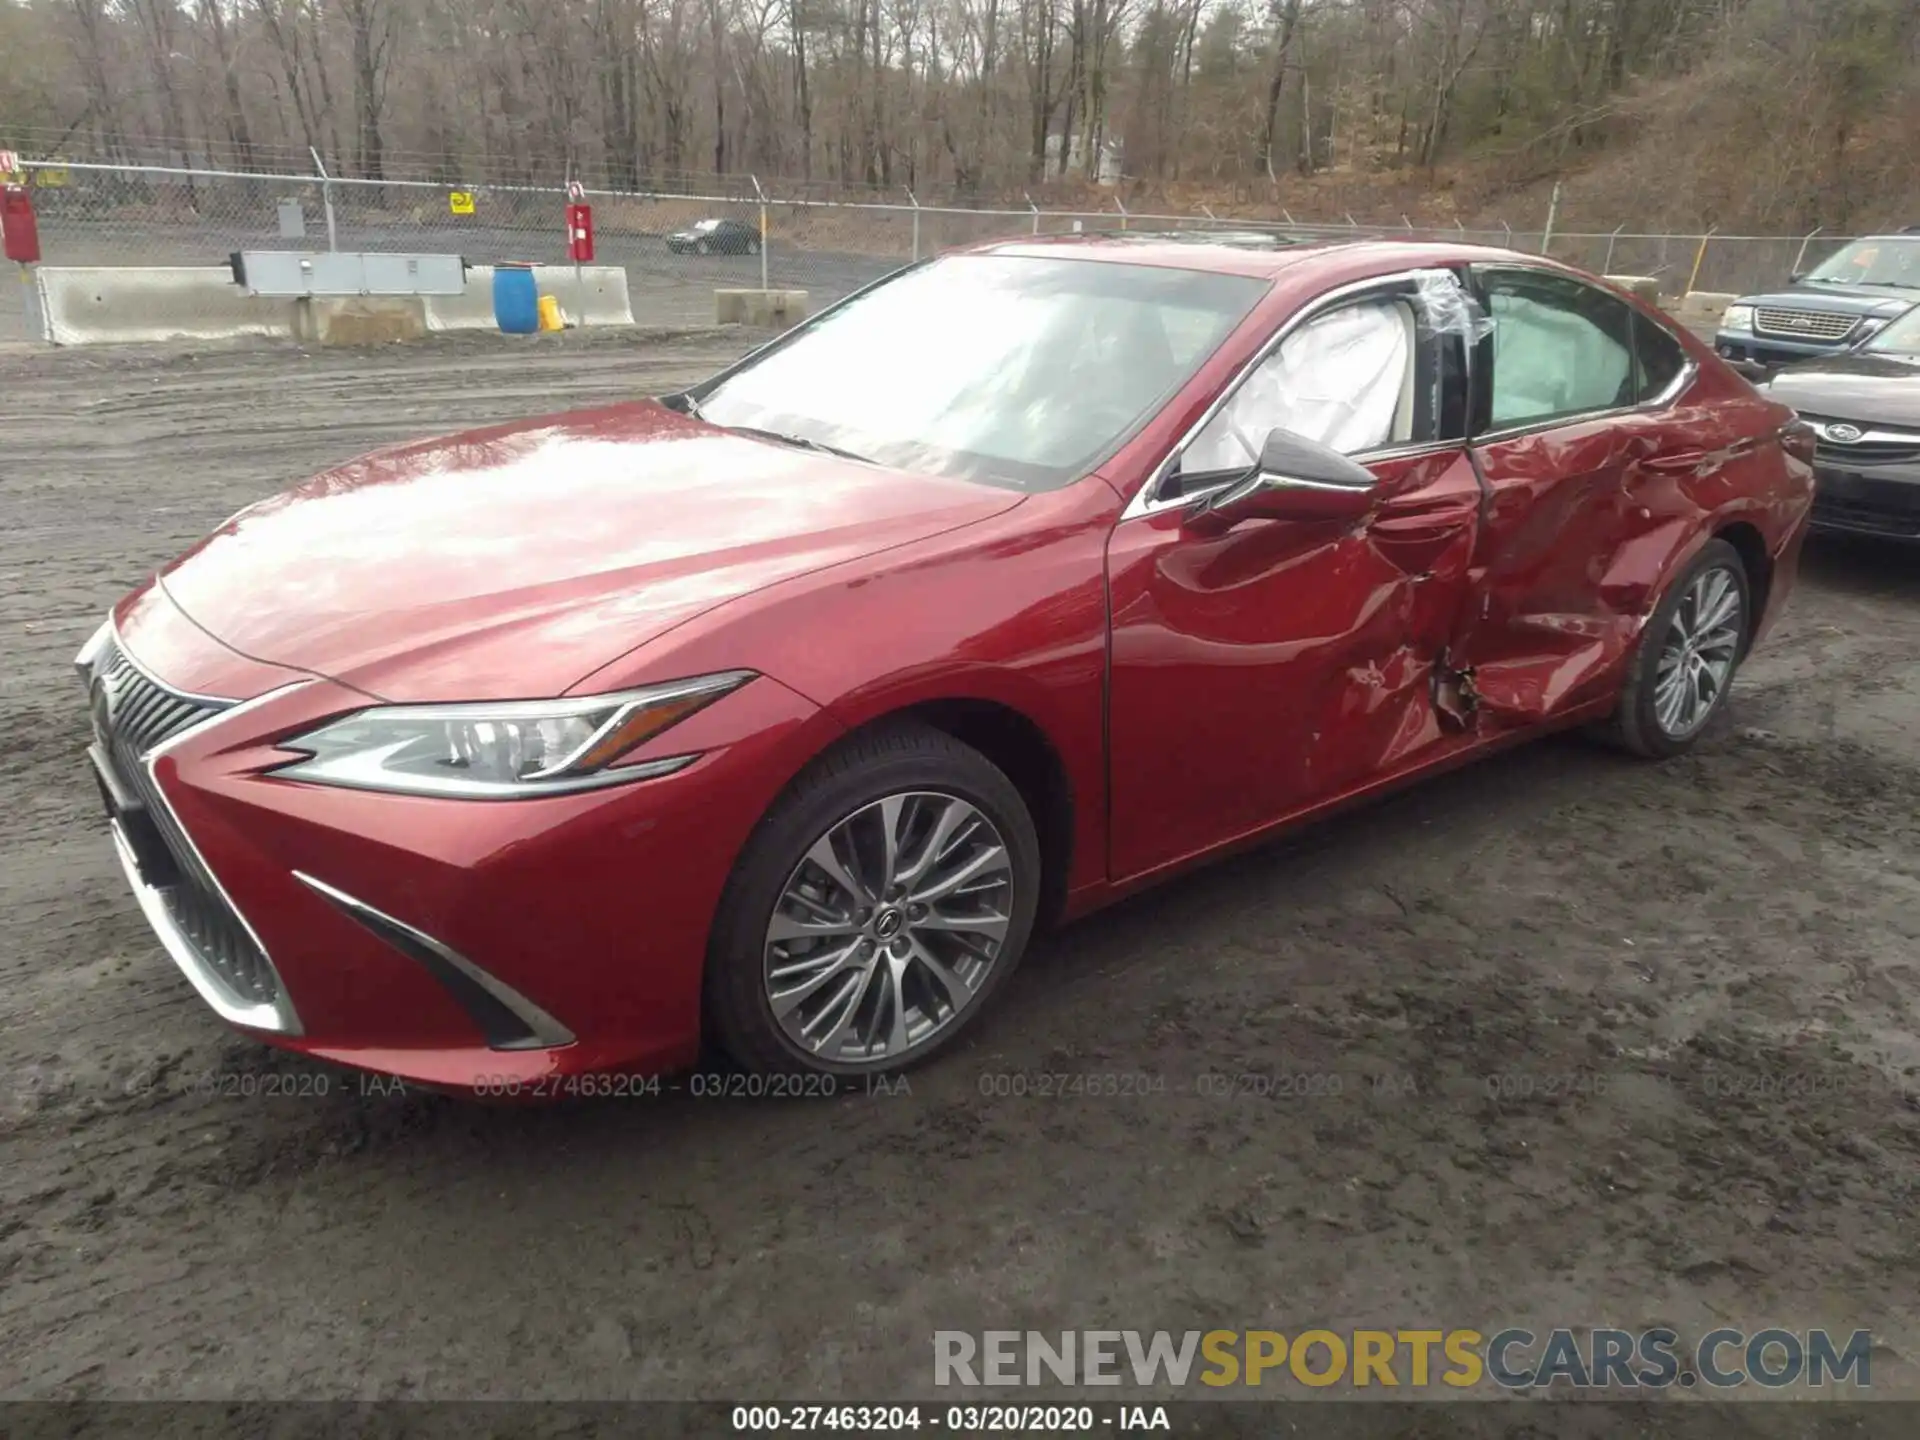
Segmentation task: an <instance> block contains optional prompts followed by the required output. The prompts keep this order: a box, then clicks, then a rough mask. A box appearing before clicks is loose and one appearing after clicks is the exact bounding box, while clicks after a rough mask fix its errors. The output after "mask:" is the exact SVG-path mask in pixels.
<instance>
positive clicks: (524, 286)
mask: <svg viewBox="0 0 1920 1440" xmlns="http://www.w3.org/2000/svg"><path fill="white" fill-rule="evenodd" d="M493 318H494V320H495V322H496V323H498V325H499V326H500V328H501V330H503V331H504V332H505V333H507V334H508V335H532V334H533V333H535V332H536V331H537V330H539V328H540V287H539V286H537V285H535V284H534V283H533V267H532V266H531V265H496V266H494V267H493Z"/></svg>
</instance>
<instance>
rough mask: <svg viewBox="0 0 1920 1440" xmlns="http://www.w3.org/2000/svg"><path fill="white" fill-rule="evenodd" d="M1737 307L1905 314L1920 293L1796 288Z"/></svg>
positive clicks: (1814, 286) (1742, 299) (1852, 287)
mask: <svg viewBox="0 0 1920 1440" xmlns="http://www.w3.org/2000/svg"><path fill="white" fill-rule="evenodd" d="M1734 303H1735V304H1737V305H1754V306H1759V305H1765V306H1767V307H1768V308H1770V309H1771V308H1779V309H1782V310H1825V311H1828V312H1833V311H1838V312H1840V313H1842V314H1846V315H1886V316H1893V315H1904V314H1906V313H1907V311H1909V310H1911V309H1912V308H1913V307H1914V305H1915V304H1920V290H1878V289H1875V288H1874V287H1872V286H1870V285H1819V284H1805V285H1795V286H1793V287H1792V288H1790V289H1787V290H1775V291H1772V292H1770V293H1768V294H1765V295H1742V296H1741V297H1740V298H1739V299H1738V300H1737V301H1735V302H1734Z"/></svg>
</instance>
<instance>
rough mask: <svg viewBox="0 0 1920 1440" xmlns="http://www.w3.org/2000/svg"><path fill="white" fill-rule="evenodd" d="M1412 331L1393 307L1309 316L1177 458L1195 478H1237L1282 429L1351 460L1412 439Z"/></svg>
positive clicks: (1404, 304) (1409, 317) (1402, 310)
mask: <svg viewBox="0 0 1920 1440" xmlns="http://www.w3.org/2000/svg"><path fill="white" fill-rule="evenodd" d="M1414 352H1415V330H1414V317H1413V307H1412V305H1411V304H1410V303H1409V302H1408V301H1406V300H1403V299H1397V298H1395V299H1379V300H1368V301H1364V302H1362V303H1360V304H1357V305H1348V306H1345V307H1343V308H1341V309H1339V310H1333V311H1329V312H1328V313H1327V314H1325V315H1320V316H1316V317H1315V318H1314V319H1312V320H1309V321H1308V322H1307V323H1306V324H1304V325H1302V326H1301V327H1300V328H1299V329H1297V330H1295V331H1294V332H1293V333H1292V334H1291V335H1289V336H1288V337H1287V338H1286V339H1285V340H1283V341H1282V342H1281V343H1280V347H1279V348H1278V349H1277V350H1275V351H1274V352H1273V354H1271V355H1269V356H1268V357H1267V358H1266V359H1265V360H1263V361H1262V362H1261V363H1260V365H1259V366H1258V367H1257V368H1256V369H1255V370H1254V371H1253V373H1252V374H1250V375H1248V376H1247V378H1246V380H1245V381H1244V382H1243V383H1242V384H1241V386H1240V388H1239V389H1238V390H1237V391H1235V392H1234V395H1233V398H1232V399H1231V400H1229V401H1228V402H1227V403H1226V404H1225V405H1224V406H1222V407H1221V409H1220V411H1219V412H1218V413H1217V414H1216V415H1215V416H1214V417H1213V419H1212V420H1210V421H1208V422H1207V425H1206V428H1205V429H1203V430H1202V431H1201V432H1200V433H1199V434H1198V435H1196V436H1195V437H1194V438H1193V442H1192V443H1191V444H1190V445H1188V446H1187V449H1186V452H1185V453H1184V454H1183V455H1182V456H1181V458H1180V473H1181V475H1182V477H1183V478H1184V480H1185V481H1186V482H1188V484H1187V485H1183V487H1182V488H1188V486H1189V485H1190V483H1191V481H1192V480H1193V478H1194V477H1195V476H1199V475H1210V474H1216V473H1219V472H1223V471H1239V470H1245V469H1247V468H1248V467H1249V466H1250V465H1252V464H1253V463H1254V462H1255V461H1256V460H1258V459H1259V458H1260V450H1261V447H1262V446H1263V445H1265V444H1266V440H1267V436H1268V434H1269V433H1270V432H1271V431H1274V430H1291V431H1293V432H1294V433H1295V434H1296V435H1304V436H1306V437H1307V438H1308V439H1310V440H1317V441H1319V442H1320V443H1321V444H1323V445H1327V446H1331V447H1332V448H1333V449H1335V450H1339V451H1341V452H1342V453H1344V454H1348V455H1353V454H1358V453H1360V452H1362V451H1366V450H1377V449H1380V448H1381V447H1382V446H1386V445H1393V444H1398V443H1403V442H1405V441H1407V440H1410V439H1412V438H1413V417H1414Z"/></svg>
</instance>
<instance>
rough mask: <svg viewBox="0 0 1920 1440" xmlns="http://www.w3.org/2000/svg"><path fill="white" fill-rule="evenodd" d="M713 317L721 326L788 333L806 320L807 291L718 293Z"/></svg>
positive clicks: (715, 295) (715, 293) (719, 291)
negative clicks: (736, 326) (749, 327)
mask: <svg viewBox="0 0 1920 1440" xmlns="http://www.w3.org/2000/svg"><path fill="white" fill-rule="evenodd" d="M713 318H714V320H715V322H716V323H717V324H721V325H752V326H754V327H756V328H757V329H762V330H788V329H791V328H792V327H793V326H795V325H798V324H799V323H800V322H801V321H802V320H804V319H806V318H807V292H806V291H804V290H716V291H714V292H713Z"/></svg>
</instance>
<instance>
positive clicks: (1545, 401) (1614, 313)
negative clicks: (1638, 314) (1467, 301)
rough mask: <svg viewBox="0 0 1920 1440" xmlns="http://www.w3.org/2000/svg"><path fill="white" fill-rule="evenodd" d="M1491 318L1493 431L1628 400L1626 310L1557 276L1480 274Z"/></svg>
mask: <svg viewBox="0 0 1920 1440" xmlns="http://www.w3.org/2000/svg"><path fill="white" fill-rule="evenodd" d="M1483 281H1484V284H1485V286H1486V292H1487V310H1488V313H1489V315H1490V316H1491V317H1492V320H1493V394H1492V403H1491V412H1490V415H1489V422H1490V424H1491V427H1492V428H1493V429H1495V430H1504V429H1507V428H1509V427H1511V426H1515V425H1533V424H1538V423H1540V422H1541V421H1545V420H1556V419H1561V418H1565V417H1571V416H1575V415H1582V414H1586V413H1589V412H1592V411H1596V410H1614V409H1618V408H1620V407H1621V406H1624V405H1631V404H1633V403H1634V397H1635V393H1636V383H1635V375H1634V364H1633V349H1632V344H1633V340H1632V337H1633V311H1632V310H1631V309H1630V308H1629V307H1628V306H1627V304H1626V303H1625V302H1624V301H1622V300H1619V299H1617V298H1616V297H1614V296H1612V295H1609V294H1607V293H1606V292H1605V291H1604V290H1596V289H1595V288H1594V287H1593V286H1591V285H1583V284H1581V283H1580V282H1579V281H1578V280H1574V279H1570V278H1568V277H1566V276H1562V275H1549V274H1546V273H1544V272H1535V271H1523V270H1496V271H1492V272H1489V273H1487V274H1486V275H1485V276H1484V277H1483Z"/></svg>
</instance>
